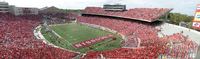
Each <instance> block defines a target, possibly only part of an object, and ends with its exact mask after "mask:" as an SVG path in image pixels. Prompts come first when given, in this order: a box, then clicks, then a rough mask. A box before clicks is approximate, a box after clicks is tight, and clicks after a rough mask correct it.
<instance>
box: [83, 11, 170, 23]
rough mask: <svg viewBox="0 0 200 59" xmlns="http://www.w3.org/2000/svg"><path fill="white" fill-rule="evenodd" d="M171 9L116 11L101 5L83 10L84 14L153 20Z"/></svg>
mask: <svg viewBox="0 0 200 59" xmlns="http://www.w3.org/2000/svg"><path fill="white" fill-rule="evenodd" d="M169 11H171V9H167V8H134V9H129V10H127V11H122V12H116V11H105V10H104V9H103V8H100V7H87V8H85V10H83V14H94V15H95V14H96V15H104V16H105V15H106V16H113V17H122V18H130V19H135V20H141V21H148V22H153V21H155V20H157V19H158V18H159V17H161V16H162V15H164V14H165V13H167V12H169Z"/></svg>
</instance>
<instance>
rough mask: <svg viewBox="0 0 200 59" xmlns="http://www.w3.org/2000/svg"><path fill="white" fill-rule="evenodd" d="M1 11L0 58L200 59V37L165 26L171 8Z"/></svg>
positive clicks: (24, 8) (53, 8) (111, 7)
mask: <svg viewBox="0 0 200 59" xmlns="http://www.w3.org/2000/svg"><path fill="white" fill-rule="evenodd" d="M0 6H4V7H0V59H199V58H200V56H199V55H200V53H199V52H200V51H199V44H200V40H199V39H200V32H199V31H197V30H194V29H190V28H185V27H181V26H177V25H174V24H170V23H167V22H166V20H167V19H168V15H169V13H170V12H171V11H172V10H173V8H134V7H133V8H130V9H127V8H126V5H119V4H116V5H115V4H113V5H110V4H106V5H103V6H102V7H98V6H94V7H90V6H88V7H86V8H85V9H83V10H81V11H80V13H73V12H70V13H63V12H62V11H61V12H60V10H58V9H56V8H55V7H50V8H46V9H37V8H31V7H15V6H9V4H8V3H7V2H0ZM199 27H200V26H199ZM195 29H197V27H196V28H195Z"/></svg>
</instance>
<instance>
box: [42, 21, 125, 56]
mask: <svg viewBox="0 0 200 59" xmlns="http://www.w3.org/2000/svg"><path fill="white" fill-rule="evenodd" d="M50 28H51V29H52V30H54V31H55V32H56V33H57V34H58V35H59V36H61V37H62V38H56V36H55V35H52V34H50V33H46V32H45V30H44V29H42V33H43V35H44V37H45V38H46V39H47V40H48V41H49V42H51V43H53V44H54V45H57V46H60V47H62V48H66V49H69V50H73V51H78V52H82V53H84V52H87V51H102V50H110V49H114V48H119V47H120V45H121V40H122V39H121V37H120V36H119V35H116V34H113V33H111V32H108V31H103V30H101V29H96V28H92V27H89V26H86V25H81V24H77V23H68V24H62V25H55V26H50ZM108 34H112V35H114V37H116V38H117V39H116V40H112V39H111V38H110V39H107V40H105V41H102V42H98V43H95V44H93V45H91V46H88V47H83V48H75V47H73V44H75V43H80V42H83V41H86V40H90V39H92V38H96V37H101V36H105V35H108Z"/></svg>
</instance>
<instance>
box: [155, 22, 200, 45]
mask: <svg viewBox="0 0 200 59" xmlns="http://www.w3.org/2000/svg"><path fill="white" fill-rule="evenodd" d="M160 27H161V32H160V33H158V34H159V35H161V36H162V34H164V35H172V34H174V33H183V35H184V36H188V37H189V38H190V39H191V40H193V41H195V42H196V43H197V44H198V45H199V44H200V32H198V31H196V30H192V29H189V28H185V27H180V26H177V25H173V24H169V23H164V24H162V25H161V26H160Z"/></svg>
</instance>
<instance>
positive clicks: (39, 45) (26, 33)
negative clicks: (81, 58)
mask: <svg viewBox="0 0 200 59" xmlns="http://www.w3.org/2000/svg"><path fill="white" fill-rule="evenodd" d="M40 19H41V17H40V16H39V15H37V16H36V15H29V16H28V15H27V16H13V15H11V14H0V27H1V28H0V58H1V59H68V58H73V57H75V56H76V55H77V53H74V52H69V51H66V50H63V49H60V48H55V47H52V46H49V45H47V44H45V43H43V42H42V41H41V40H38V39H35V37H34V35H33V29H34V28H35V27H36V26H37V25H39V23H40Z"/></svg>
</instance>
